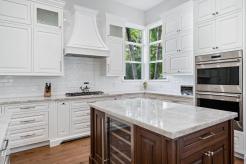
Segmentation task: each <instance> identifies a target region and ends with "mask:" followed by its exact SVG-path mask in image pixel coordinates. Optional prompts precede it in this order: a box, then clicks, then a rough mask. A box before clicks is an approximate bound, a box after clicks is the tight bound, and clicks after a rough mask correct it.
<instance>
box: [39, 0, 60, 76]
mask: <svg viewBox="0 0 246 164" xmlns="http://www.w3.org/2000/svg"><path fill="white" fill-rule="evenodd" d="M34 9H35V12H34V14H35V18H36V19H35V25H34V26H35V29H34V72H35V73H37V74H46V75H62V74H63V37H62V36H63V30H62V29H63V10H62V8H59V7H53V6H50V5H44V4H35V7H34Z"/></svg>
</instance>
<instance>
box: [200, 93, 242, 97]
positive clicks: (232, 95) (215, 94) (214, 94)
mask: <svg viewBox="0 0 246 164" xmlns="http://www.w3.org/2000/svg"><path fill="white" fill-rule="evenodd" d="M196 93H197V94H200V95H212V96H225V97H235V98H241V95H238V94H225V93H212V92H196Z"/></svg>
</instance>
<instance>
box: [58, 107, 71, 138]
mask: <svg viewBox="0 0 246 164" xmlns="http://www.w3.org/2000/svg"><path fill="white" fill-rule="evenodd" d="M69 133H70V106H69V103H67V102H59V103H58V104H57V137H66V136H68V135H69Z"/></svg>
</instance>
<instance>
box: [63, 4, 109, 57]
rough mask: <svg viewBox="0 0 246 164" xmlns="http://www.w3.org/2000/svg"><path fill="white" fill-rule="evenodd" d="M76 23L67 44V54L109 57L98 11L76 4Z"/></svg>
mask: <svg viewBox="0 0 246 164" xmlns="http://www.w3.org/2000/svg"><path fill="white" fill-rule="evenodd" d="M74 10H75V12H74V15H73V17H74V19H73V20H74V22H73V23H74V24H73V29H72V33H71V35H70V36H71V37H70V39H69V40H68V42H67V44H66V46H65V54H66V55H75V56H91V57H107V56H108V54H109V50H108V47H107V46H106V44H105V43H104V42H103V40H102V38H101V36H100V34H99V31H98V28H97V22H96V16H97V11H94V10H91V9H87V8H84V7H81V6H76V5H75V6H74Z"/></svg>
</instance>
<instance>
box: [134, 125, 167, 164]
mask: <svg viewBox="0 0 246 164" xmlns="http://www.w3.org/2000/svg"><path fill="white" fill-rule="evenodd" d="M135 164H162V136H160V135H158V134H155V133H153V132H150V131H148V130H145V129H143V128H140V127H135Z"/></svg>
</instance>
